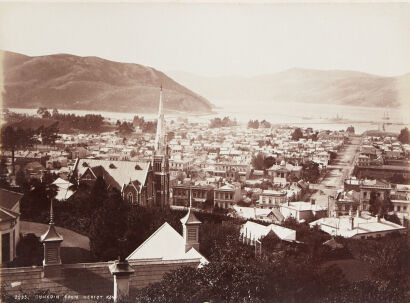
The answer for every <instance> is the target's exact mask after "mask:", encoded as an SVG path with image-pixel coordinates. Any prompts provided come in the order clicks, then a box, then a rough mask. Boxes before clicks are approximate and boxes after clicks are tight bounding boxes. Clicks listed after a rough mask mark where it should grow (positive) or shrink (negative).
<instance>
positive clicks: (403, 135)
mask: <svg viewBox="0 0 410 303" xmlns="http://www.w3.org/2000/svg"><path fill="white" fill-rule="evenodd" d="M397 139H398V140H399V141H400V142H401V143H403V144H409V143H410V132H409V129H408V128H407V127H406V128H403V129H402V130H401V131H400V134H399V136H398V137H397Z"/></svg>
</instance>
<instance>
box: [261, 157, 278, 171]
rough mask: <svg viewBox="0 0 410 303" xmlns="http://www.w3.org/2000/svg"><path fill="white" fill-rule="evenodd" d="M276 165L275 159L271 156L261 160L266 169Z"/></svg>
mask: <svg viewBox="0 0 410 303" xmlns="http://www.w3.org/2000/svg"><path fill="white" fill-rule="evenodd" d="M275 163H276V159H275V158H274V157H272V156H268V157H266V158H265V159H264V160H263V166H264V167H265V168H266V169H268V168H271V167H272V165H273V164H275Z"/></svg>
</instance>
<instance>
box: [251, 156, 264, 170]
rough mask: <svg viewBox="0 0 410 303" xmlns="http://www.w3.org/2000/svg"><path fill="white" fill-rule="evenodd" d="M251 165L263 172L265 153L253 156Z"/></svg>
mask: <svg viewBox="0 0 410 303" xmlns="http://www.w3.org/2000/svg"><path fill="white" fill-rule="evenodd" d="M251 164H252V166H253V168H254V169H257V170H263V169H265V155H264V154H263V153H257V154H256V155H253V156H252V160H251Z"/></svg>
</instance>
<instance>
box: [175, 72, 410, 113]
mask: <svg viewBox="0 0 410 303" xmlns="http://www.w3.org/2000/svg"><path fill="white" fill-rule="evenodd" d="M167 74H168V75H170V76H171V77H172V78H174V79H176V81H178V82H180V83H182V84H183V85H186V86H188V87H190V88H191V89H193V90H195V91H196V92H198V93H199V94H201V95H203V96H205V97H206V98H209V99H210V100H250V101H258V100H261V101H267V100H272V101H277V102H302V103H319V104H322V103H328V104H339V105H354V106H377V107H397V106H400V105H402V104H409V102H410V98H409V97H410V93H409V92H410V74H406V75H403V76H399V77H381V76H375V75H371V74H366V73H361V72H356V71H341V70H329V71H324V70H312V69H301V68H294V69H289V70H285V71H283V72H279V73H276V74H267V75H260V76H255V77H237V76H231V77H202V76H198V75H193V74H189V73H185V72H176V71H175V72H168V73H167ZM406 102H407V103H406ZM216 105H217V104H216Z"/></svg>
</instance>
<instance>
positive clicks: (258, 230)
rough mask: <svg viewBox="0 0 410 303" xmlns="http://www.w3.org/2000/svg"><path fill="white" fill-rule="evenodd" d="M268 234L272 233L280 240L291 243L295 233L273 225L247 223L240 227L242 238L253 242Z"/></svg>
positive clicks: (294, 238) (294, 239)
mask: <svg viewBox="0 0 410 303" xmlns="http://www.w3.org/2000/svg"><path fill="white" fill-rule="evenodd" d="M270 232H273V233H274V234H275V235H277V236H278V237H279V238H280V239H281V240H285V241H291V242H292V241H296V231H295V230H293V229H289V228H286V227H283V226H279V225H275V224H270V225H268V226H264V225H262V224H259V223H255V222H252V221H247V222H246V223H245V224H243V225H242V227H241V234H242V235H243V236H245V237H247V238H252V239H255V240H259V239H262V238H263V237H265V236H266V235H267V234H269V233H270Z"/></svg>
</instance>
